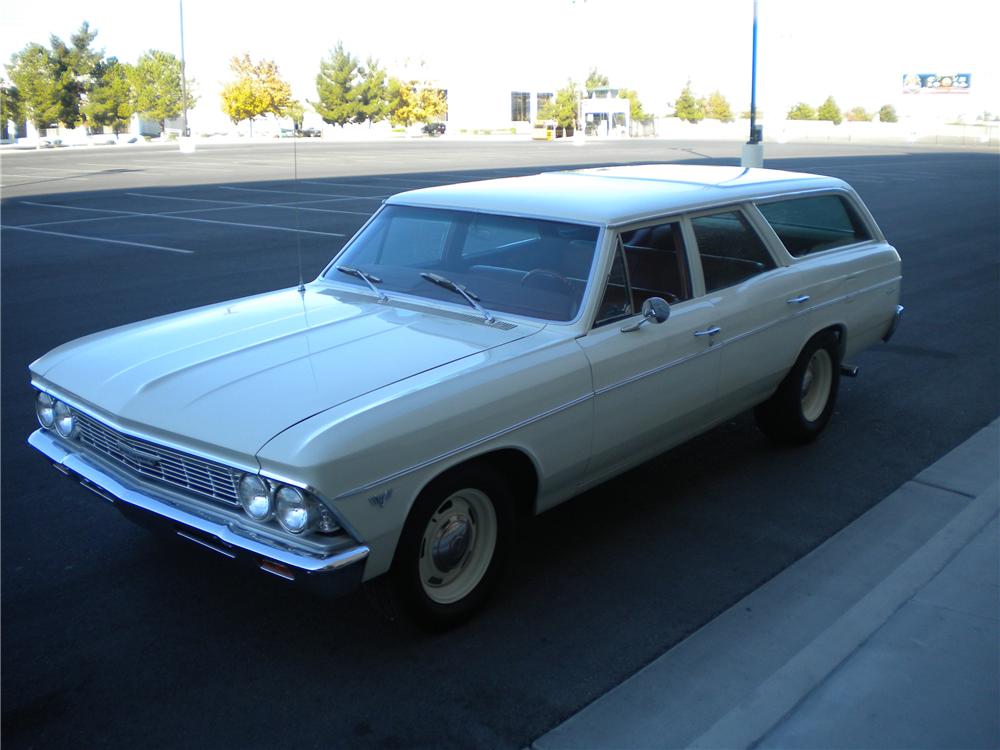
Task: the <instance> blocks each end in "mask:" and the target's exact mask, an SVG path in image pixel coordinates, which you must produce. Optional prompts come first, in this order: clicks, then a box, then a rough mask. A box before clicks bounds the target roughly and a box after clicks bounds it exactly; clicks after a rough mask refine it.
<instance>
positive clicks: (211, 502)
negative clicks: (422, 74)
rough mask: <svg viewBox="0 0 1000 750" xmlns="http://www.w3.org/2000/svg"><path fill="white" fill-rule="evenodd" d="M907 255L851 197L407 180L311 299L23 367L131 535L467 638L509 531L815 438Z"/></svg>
mask: <svg viewBox="0 0 1000 750" xmlns="http://www.w3.org/2000/svg"><path fill="white" fill-rule="evenodd" d="M899 294H900V259H899V255H898V254H897V253H896V251H895V250H894V249H893V248H892V247H891V246H890V245H888V244H887V243H886V240H885V238H884V237H883V235H882V233H881V232H880V231H879V228H878V226H877V225H876V223H875V221H874V219H873V218H872V216H871V215H870V213H869V212H868V210H867V209H866V208H865V206H864V205H863V204H862V202H861V200H860V199H859V198H858V196H857V195H856V194H855V193H854V191H853V190H852V189H851V188H850V187H849V186H848V185H846V184H845V183H843V182H841V181H839V180H835V179H831V178H827V177H819V176H815V175H808V174H795V173H789V172H778V171H771V170H755V169H750V170H743V169H738V168H729V167H694V166H652V165H651V166H633V167H611V168H603V169H588V170H583V171H570V172H558V173H547V174H540V175H536V176H531V177H518V178H511V179H501V180H491V181H485V182H475V183H468V184H460V185H450V186H444V187H436V188H429V189H423V190H415V191H412V192H406V193H402V194H400V195H396V196H394V197H392V198H390V199H389V200H387V201H386V202H385V204H384V205H383V206H382V207H381V208H380V210H379V211H377V212H376V214H375V215H374V216H373V217H372V218H371V219H370V220H369V221H368V223H367V224H366V225H365V226H364V227H363V228H362V229H361V230H360V231H359V232H358V233H357V235H355V237H354V238H353V239H352V240H351V241H350V242H348V243H347V245H346V246H345V247H344V248H343V249H342V250H341V251H340V252H339V253H338V254H337V255H336V257H335V258H334V259H333V261H332V262H331V264H330V265H329V266H328V267H327V268H326V270H324V271H323V273H322V274H321V275H320V277H319V278H318V279H316V280H315V281H313V282H311V283H308V284H305V285H303V286H301V287H300V288H298V289H295V288H292V289H287V290H284V291H278V292H273V293H269V294H262V295H258V296H254V297H248V298H246V299H241V300H236V301H232V302H225V303H222V304H217V305H210V306H208V307H204V308H201V309H197V310H192V311H187V312H181V313H176V314H173V315H167V316H164V317H160V318H156V319H153V320H149V321H144V322H140V323H134V324H131V325H126V326H123V327H121V328H116V329H114V330H111V331H106V332H103V333H97V334H94V335H91V336H87V337H84V338H82V339H79V340H77V341H73V342H70V343H68V344H65V345H63V346H61V347H59V348H57V349H55V350H54V351H52V352H50V353H48V354H46V355H45V356H43V357H42V358H40V359H39V360H37V361H36V362H34V363H33V364H32V365H31V380H32V383H33V385H34V386H35V388H36V389H37V391H38V393H37V400H36V407H37V408H36V411H37V414H38V420H39V422H40V424H41V428H40V429H38V430H37V431H36V432H34V433H33V434H32V435H31V437H30V443H31V444H32V445H33V446H34V447H35V448H37V449H38V450H40V451H41V452H42V453H44V454H45V455H46V456H47V457H48V459H49V460H50V461H51V462H52V463H53V464H54V465H55V466H56V468H58V469H60V470H61V471H62V472H64V473H66V474H68V475H69V476H71V477H72V478H74V479H76V480H78V481H79V482H80V483H82V484H83V485H84V486H85V487H87V488H89V489H91V490H93V491H94V492H96V493H97V494H98V495H100V496H101V497H103V498H105V499H106V500H108V501H110V502H112V503H113V504H115V505H116V506H117V507H118V508H119V509H120V510H122V511H123V512H124V513H125V514H126V515H128V516H130V517H131V518H133V519H134V520H137V521H140V522H144V523H146V524H147V525H153V526H157V527H160V528H162V529H165V530H167V531H168V532H169V533H171V534H176V535H179V536H180V537H184V538H186V539H188V540H191V541H192V542H196V543H198V544H200V545H203V546H204V547H208V548H210V549H212V550H215V551H216V552H218V553H220V554H222V555H224V556H225V557H228V558H231V559H234V560H237V561H242V562H246V563H249V564H250V565H252V566H254V567H256V568H259V569H260V570H263V571H266V572H267V573H270V574H273V575H276V576H279V577H281V578H285V579H288V580H291V581H296V582H300V583H304V584H307V585H312V586H316V587H319V588H322V589H324V590H326V591H329V592H334V593H339V592H344V591H347V590H349V589H351V588H353V587H355V586H357V585H358V584H359V583H360V582H362V581H368V580H371V579H375V578H377V577H380V576H382V578H379V580H378V583H377V584H374V585H375V586H376V587H377V588H379V589H380V590H384V591H385V592H387V593H388V594H389V595H390V596H391V597H392V599H393V600H394V601H397V602H399V603H400V604H402V605H403V606H404V607H406V608H407V609H408V610H409V612H410V613H411V614H412V615H413V616H415V617H416V618H417V619H418V620H420V621H422V622H424V623H425V624H429V625H432V626H447V625H450V624H453V623H455V622H457V621H459V620H461V619H463V618H464V617H466V616H468V615H469V614H470V613H471V612H472V611H473V610H474V609H475V608H476V607H478V606H479V605H480V604H481V603H482V602H483V601H484V599H485V598H486V596H487V595H488V593H489V591H490V589H491V587H492V586H493V584H494V583H495V582H496V580H497V578H498V576H499V574H500V573H501V571H502V570H503V568H504V565H505V562H506V561H507V560H508V558H509V554H510V550H511V546H512V540H513V533H514V529H515V519H516V518H517V517H518V515H519V514H524V513H539V512H541V511H544V510H546V509H547V508H551V507H552V506H553V505H555V504H557V503H560V502H562V501H564V500H566V499H568V498H570V497H572V496H574V495H576V494H577V493H579V492H581V491H582V490H584V489H585V488H587V487H590V486H593V485H595V484H597V483H599V482H602V481H604V480H606V479H608V478H610V477H612V476H614V475H616V474H618V473H620V472H623V471H625V470H626V469H628V468H629V467H632V466H634V465H636V464H638V463H640V462H642V461H645V460H646V459H648V458H650V457H652V456H654V455H655V454H657V453H660V452H662V451H664V450H666V449H668V448H670V447H671V446H673V445H676V444H678V443H680V442H682V441H684V440H686V439H688V438H690V437H692V436H694V435H696V434H698V433H700V432H703V431H705V430H707V429H709V428H710V427H712V426H713V425H716V424H718V423H720V422H722V421H724V420H726V419H728V418H730V417H732V416H733V415H735V414H737V413H739V412H741V411H743V410H746V409H748V408H751V407H756V409H755V413H756V417H757V421H758V423H759V424H760V427H761V429H762V430H763V431H764V432H765V433H766V434H767V435H768V436H770V437H772V438H774V439H777V440H782V441H786V442H807V441H809V440H812V439H813V438H815V437H816V435H817V434H818V433H819V432H820V431H821V430H822V429H823V427H824V426H825V424H826V423H827V421H828V420H829V418H830V414H831V412H832V410H833V406H834V400H835V398H836V395H837V386H838V382H839V377H840V375H841V373H842V372H845V373H848V374H853V372H855V371H856V370H855V368H853V367H852V366H850V365H848V364H846V363H847V362H848V361H849V360H850V358H851V357H852V356H853V355H855V354H856V353H857V352H859V351H861V350H862V349H864V348H865V347H867V346H869V345H871V344H873V343H875V342H877V341H879V340H880V339H888V337H889V336H890V335H891V334H892V333H893V331H894V330H895V327H896V325H897V323H898V320H899V316H900V313H901V311H902V308H901V307H900V306H899V305H898V301H899Z"/></svg>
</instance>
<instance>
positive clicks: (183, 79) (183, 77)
mask: <svg viewBox="0 0 1000 750" xmlns="http://www.w3.org/2000/svg"><path fill="white" fill-rule="evenodd" d="M755 2H756V0H755ZM180 6H181V101H182V102H183V105H184V130H183V132H182V133H181V135H182V136H184V137H185V138H187V137H188V136H190V135H191V130H190V128H188V97H187V74H186V72H185V70H184V0H180Z"/></svg>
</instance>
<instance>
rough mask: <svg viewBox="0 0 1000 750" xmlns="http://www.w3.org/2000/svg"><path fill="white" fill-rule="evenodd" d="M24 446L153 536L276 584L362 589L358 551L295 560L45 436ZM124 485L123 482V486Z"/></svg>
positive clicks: (333, 591) (325, 590) (362, 553)
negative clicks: (244, 567) (182, 542)
mask: <svg viewBox="0 0 1000 750" xmlns="http://www.w3.org/2000/svg"><path fill="white" fill-rule="evenodd" d="M28 444H29V445H31V446H32V447H33V448H35V449H36V450H38V451H40V452H41V453H42V454H44V455H45V456H46V457H47V458H48V459H49V460H50V461H51V462H52V463H53V465H54V466H55V468H56V469H57V470H59V471H60V472H61V473H63V474H65V475H67V476H68V477H70V478H71V479H74V480H75V481H77V482H79V483H80V484H81V485H83V486H84V487H86V488H87V489H89V490H90V491H91V492H94V493H95V494H97V495H99V496H100V497H102V498H103V499H105V500H107V501H108V502H110V503H111V504H112V505H114V506H115V507H116V508H118V510H119V511H121V512H122V514H124V515H125V516H126V517H127V518H128V519H129V520H131V521H134V522H136V523H138V524H140V525H142V526H145V527H147V528H151V529H152V530H154V531H159V532H165V533H167V534H168V535H173V536H177V537H181V538H183V539H186V540H188V541H191V542H194V543H196V544H198V545H199V546H201V547H205V548H207V549H210V550H212V551H214V552H217V553H219V554H220V555H222V556H223V557H226V558H229V559H230V560H234V561H237V562H240V563H244V564H248V565H250V566H252V567H255V568H258V569H259V570H262V571H264V572H265V573H270V574H272V575H274V576H277V577H278V578H283V579H285V580H289V581H293V582H295V583H296V584H300V585H303V586H305V587H306V588H310V589H313V590H316V591H317V592H319V593H322V594H326V595H331V596H339V595H341V594H346V593H348V592H349V591H351V590H353V589H355V588H357V586H358V585H360V583H361V576H362V572H363V570H364V561H365V559H366V558H367V557H368V553H369V552H370V550H369V548H368V547H367V546H365V545H363V544H362V545H356V546H353V547H350V548H349V549H346V550H341V551H339V552H336V553H335V554H332V555H329V556H326V557H312V556H308V555H300V554H296V553H294V552H292V551H289V550H283V549H279V548H276V547H273V546H270V545H266V544H262V543H260V542H258V541H256V540H254V539H249V538H247V537H244V536H241V535H239V534H236V533H234V532H233V531H232V530H231V529H230V528H229V527H228V526H227V525H225V524H222V523H217V522H215V521H213V520H209V519H207V518H203V517H201V516H198V515H195V514H193V513H189V512H187V511H185V510H182V509H181V508H178V507H176V506H174V505H171V504H168V503H165V502H163V501H161V500H158V499H156V498H155V497H152V496H151V495H149V494H147V493H146V492H144V491H142V490H141V489H139V488H137V487H135V486H129V485H128V484H125V483H124V482H123V481H122V480H120V479H119V478H118V477H116V476H114V475H112V474H110V473H109V472H107V471H105V470H104V469H103V468H101V467H99V466H97V465H95V464H94V463H93V462H92V461H90V460H88V458H87V456H85V455H83V454H80V453H76V452H73V451H70V450H67V449H66V447H65V446H63V445H62V444H61V443H60V442H59V441H58V440H57V439H56V438H55V437H53V436H52V434H50V433H49V432H47V431H46V430H41V429H39V430H36V431H35V432H33V433H31V436H30V437H29V438H28ZM126 481H127V480H126Z"/></svg>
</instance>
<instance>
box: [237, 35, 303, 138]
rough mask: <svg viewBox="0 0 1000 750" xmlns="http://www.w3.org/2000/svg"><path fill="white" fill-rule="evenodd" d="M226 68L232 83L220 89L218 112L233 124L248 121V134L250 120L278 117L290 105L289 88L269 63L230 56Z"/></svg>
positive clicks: (251, 126)
mask: <svg viewBox="0 0 1000 750" xmlns="http://www.w3.org/2000/svg"><path fill="white" fill-rule="evenodd" d="M229 68H230V70H232V71H233V73H234V74H235V75H236V80H235V81H231V82H229V83H227V84H226V85H225V86H223V87H222V94H221V96H222V111H223V112H225V113H226V115H227V116H228V117H229V119H230V120H232V121H233V124H236V123H238V122H241V121H242V120H249V121H250V135H251V136H252V135H253V121H254V120H255V119H256V118H258V117H260V116H262V115H267V114H272V115H275V116H278V117H280V116H281V115H283V114H284V113H285V110H286V108H287V107H288V105H289V104H291V102H292V87H291V86H290V85H289V84H288V82H287V81H285V80H283V79H282V78H281V74H280V73H279V71H278V66H277V65H276V64H275V63H274V62H273V61H271V60H261V61H260V62H258V63H255V62H253V60H251V59H250V55H249V54H246V53H244V55H243V57H234V58H232V59H231V60H230V61H229Z"/></svg>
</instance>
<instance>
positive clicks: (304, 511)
mask: <svg viewBox="0 0 1000 750" xmlns="http://www.w3.org/2000/svg"><path fill="white" fill-rule="evenodd" d="M275 500H276V505H277V515H278V523H280V524H281V527H282V528H283V529H284V530H285V531H288V532H291V533H292V534H301V533H302V532H303V531H305V530H306V529H308V528H310V527H311V526H312V525H313V524H314V523H315V521H316V519H317V518H318V516H319V513H318V510H317V508H316V505H315V504H314V503H313V502H312V501H311V500H310V499H309V498H307V497H306V496H305V495H303V494H302V492H301V491H299V490H297V489H295V488H294V487H282V488H281V489H280V490H278V494H277V495H276V496H275Z"/></svg>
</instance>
